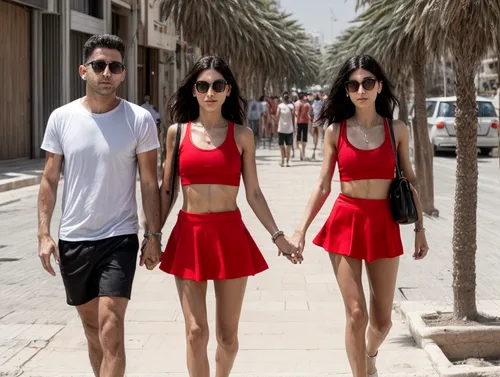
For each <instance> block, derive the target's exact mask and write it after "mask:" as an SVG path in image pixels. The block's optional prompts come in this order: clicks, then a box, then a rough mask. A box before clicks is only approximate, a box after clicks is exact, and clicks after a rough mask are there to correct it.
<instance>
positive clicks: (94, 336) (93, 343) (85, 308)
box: [76, 298, 102, 377]
mask: <svg viewBox="0 0 500 377" xmlns="http://www.w3.org/2000/svg"><path fill="white" fill-rule="evenodd" d="M76 310H77V311H78V314H79V315H80V319H81V320H82V325H83V330H84V331H85V336H86V337H87V346H88V350H89V358H90V364H91V365H92V370H93V371H94V374H95V376H96V377H99V376H100V370H101V363H102V348H101V343H100V342H99V317H98V310H99V308H98V298H95V299H93V300H92V301H90V302H87V303H86V304H83V305H79V306H77V307H76Z"/></svg>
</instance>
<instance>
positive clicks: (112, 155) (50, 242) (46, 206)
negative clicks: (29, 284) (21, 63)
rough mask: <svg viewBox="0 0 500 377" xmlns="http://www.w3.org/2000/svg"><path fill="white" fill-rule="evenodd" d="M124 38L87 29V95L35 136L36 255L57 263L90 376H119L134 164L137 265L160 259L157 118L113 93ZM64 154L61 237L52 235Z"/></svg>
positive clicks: (129, 276) (133, 254) (131, 265)
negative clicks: (143, 223)
mask: <svg viewBox="0 0 500 377" xmlns="http://www.w3.org/2000/svg"><path fill="white" fill-rule="evenodd" d="M124 56H125V45H124V43H123V41H122V40H121V39H120V38H118V37H117V36H114V35H107V34H105V35H94V36H92V37H90V38H89V40H88V41H87V42H86V43H85V45H84V47H83V58H84V60H83V64H82V65H81V66H80V67H79V74H80V77H81V79H82V80H84V81H85V82H86V95H85V96H84V97H83V98H79V99H77V100H75V101H73V102H71V103H69V104H67V105H64V106H62V107H60V108H58V109H56V110H54V111H53V112H52V114H51V115H50V118H49V120H48V123H47V129H46V131H45V136H44V139H43V143H42V149H43V150H45V151H46V158H45V169H44V172H43V176H42V180H41V183H40V193H39V197H38V254H39V257H40V260H41V262H42V266H43V268H44V269H45V270H46V271H47V272H49V273H50V274H51V275H55V272H54V269H53V267H52V265H51V256H52V257H53V258H54V259H55V261H56V263H57V264H59V267H60V272H61V276H62V280H63V283H64V287H65V290H66V300H67V303H68V304H69V305H71V306H75V307H76V310H77V311H78V314H79V317H80V319H81V321H82V325H83V329H84V331H85V335H86V338H87V345H88V352H89V357H90V363H91V365H92V369H93V371H94V374H95V375H96V376H100V377H123V376H124V374H125V346H124V345H125V340H124V318H125V312H126V309H127V305H128V302H129V300H130V296H131V291H132V283H133V280H134V275H135V270H136V265H137V254H138V252H139V240H138V236H137V233H138V230H139V224H138V216H137V203H136V195H135V194H136V175H137V167H139V172H140V182H141V193H142V202H143V205H144V213H145V216H146V219H147V223H148V225H149V229H150V230H149V231H148V233H147V234H146V236H148V238H149V242H147V243H146V244H145V245H144V247H143V248H142V249H141V257H140V265H141V266H142V265H144V264H145V265H146V267H147V268H148V269H153V268H154V267H155V266H156V265H157V264H158V263H159V260H160V257H161V228H160V227H161V225H160V223H161V219H160V191H159V187H158V178H157V168H156V165H157V149H158V147H159V142H158V135H157V132H156V125H155V122H154V120H153V118H152V116H151V114H150V113H149V112H148V111H147V110H145V109H144V108H142V107H140V106H138V105H135V104H133V103H130V102H127V101H125V100H123V99H121V98H118V97H117V96H116V90H117V88H118V86H119V85H120V83H121V82H122V81H123V80H124V79H125V65H124V64H123V58H124ZM63 161H64V192H63V199H62V217H61V223H60V227H59V237H58V238H59V243H58V245H56V243H55V242H54V239H53V238H52V235H51V233H50V222H51V218H52V213H53V211H54V207H55V204H56V197H57V186H58V183H59V178H60V175H61V169H62V165H63Z"/></svg>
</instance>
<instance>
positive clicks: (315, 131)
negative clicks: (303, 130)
mask: <svg viewBox="0 0 500 377" xmlns="http://www.w3.org/2000/svg"><path fill="white" fill-rule="evenodd" d="M312 131H313V143H314V149H313V159H315V158H316V149H318V139H319V128H318V127H313V130H312Z"/></svg>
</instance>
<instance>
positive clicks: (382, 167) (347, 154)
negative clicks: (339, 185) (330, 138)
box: [337, 118, 396, 182]
mask: <svg viewBox="0 0 500 377" xmlns="http://www.w3.org/2000/svg"><path fill="white" fill-rule="evenodd" d="M384 130H385V140H384V142H383V143H382V145H381V146H380V147H378V148H375V149H368V150H363V149H359V148H356V147H355V146H354V145H352V144H351V142H350V141H349V139H348V137H347V121H345V120H344V121H343V122H342V124H341V126H340V134H339V139H338V145H337V163H338V165H339V175H340V181H341V182H345V181H356V180H361V179H391V180H392V179H394V177H395V173H396V158H395V157H394V152H393V151H392V143H391V136H390V134H389V124H388V122H387V119H385V118H384Z"/></svg>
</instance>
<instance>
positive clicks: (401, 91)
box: [398, 77, 410, 125]
mask: <svg viewBox="0 0 500 377" xmlns="http://www.w3.org/2000/svg"><path fill="white" fill-rule="evenodd" d="M409 87H410V85H409V83H408V80H407V78H406V77H402V81H401V82H400V84H399V85H398V95H399V110H398V119H399V120H400V121H401V122H403V123H404V124H406V125H408V98H407V97H406V93H407V92H408V90H409Z"/></svg>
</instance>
